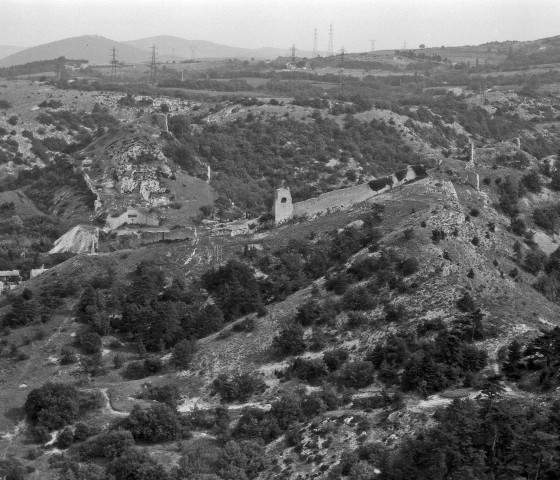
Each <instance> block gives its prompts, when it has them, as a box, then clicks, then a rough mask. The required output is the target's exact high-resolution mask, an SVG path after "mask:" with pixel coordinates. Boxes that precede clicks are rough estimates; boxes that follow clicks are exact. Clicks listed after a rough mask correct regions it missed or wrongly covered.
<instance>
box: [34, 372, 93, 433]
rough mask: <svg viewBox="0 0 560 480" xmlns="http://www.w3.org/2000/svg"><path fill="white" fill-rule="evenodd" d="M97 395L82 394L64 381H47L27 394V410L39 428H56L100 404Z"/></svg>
mask: <svg viewBox="0 0 560 480" xmlns="http://www.w3.org/2000/svg"><path fill="white" fill-rule="evenodd" d="M98 400H99V399H98V397H97V396H96V395H93V394H91V395H86V394H80V393H79V392H78V390H77V389H76V388H75V387H73V386H71V385H65V384H62V383H51V382H49V383H46V384H45V385H43V386H42V387H40V388H35V389H33V390H31V392H29V395H27V400H26V401H25V412H26V413H27V415H28V416H29V419H30V420H31V422H33V423H34V425H35V426H36V427H37V428H43V429H46V430H47V431H49V430H55V429H57V428H61V427H64V426H65V425H68V424H69V423H72V421H74V420H75V419H76V418H77V417H78V416H79V415H80V414H81V413H83V412H85V411H88V410H93V409H94V408H97V407H99V406H100V404H99V402H98Z"/></svg>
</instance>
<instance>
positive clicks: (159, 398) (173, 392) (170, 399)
mask: <svg viewBox="0 0 560 480" xmlns="http://www.w3.org/2000/svg"><path fill="white" fill-rule="evenodd" d="M140 398H146V399H148V400H155V401H156V402H160V403H165V404H166V405H169V406H170V407H171V408H176V407H177V404H178V402H179V400H180V398H181V394H180V392H179V388H178V387H177V385H173V384H164V385H147V386H146V388H145V390H144V391H143V392H142V393H141V394H140Z"/></svg>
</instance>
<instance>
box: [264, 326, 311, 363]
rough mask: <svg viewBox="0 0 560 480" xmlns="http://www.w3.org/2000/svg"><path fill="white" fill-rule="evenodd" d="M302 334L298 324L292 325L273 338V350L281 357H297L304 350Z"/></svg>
mask: <svg viewBox="0 0 560 480" xmlns="http://www.w3.org/2000/svg"><path fill="white" fill-rule="evenodd" d="M303 333H304V332H303V327H302V326H301V325H300V324H299V323H292V324H290V325H288V326H286V327H284V328H283V329H282V330H280V332H278V334H277V335H276V336H275V337H274V339H273V341H272V345H273V348H274V349H275V350H276V351H277V352H278V353H279V354H280V355H282V356H286V355H299V354H300V353H303V352H304V351H305V348H306V345H305V341H304V340H303Z"/></svg>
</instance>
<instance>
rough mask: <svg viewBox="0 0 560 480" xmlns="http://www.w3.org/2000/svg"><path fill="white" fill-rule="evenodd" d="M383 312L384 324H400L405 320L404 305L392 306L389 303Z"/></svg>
mask: <svg viewBox="0 0 560 480" xmlns="http://www.w3.org/2000/svg"><path fill="white" fill-rule="evenodd" d="M383 311H384V312H385V321H386V322H401V321H403V320H404V319H405V318H406V309H405V307H404V305H402V304H399V305H396V306H395V305H393V304H391V303H389V304H387V305H385V308H384V309H383Z"/></svg>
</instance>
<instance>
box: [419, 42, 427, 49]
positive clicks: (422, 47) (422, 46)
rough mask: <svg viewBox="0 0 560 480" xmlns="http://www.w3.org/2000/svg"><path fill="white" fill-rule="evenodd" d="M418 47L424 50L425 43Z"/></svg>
mask: <svg viewBox="0 0 560 480" xmlns="http://www.w3.org/2000/svg"><path fill="white" fill-rule="evenodd" d="M418 48H420V50H424V49H425V48H426V45H424V44H423V43H421V44H420V46H419V47H418Z"/></svg>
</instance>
